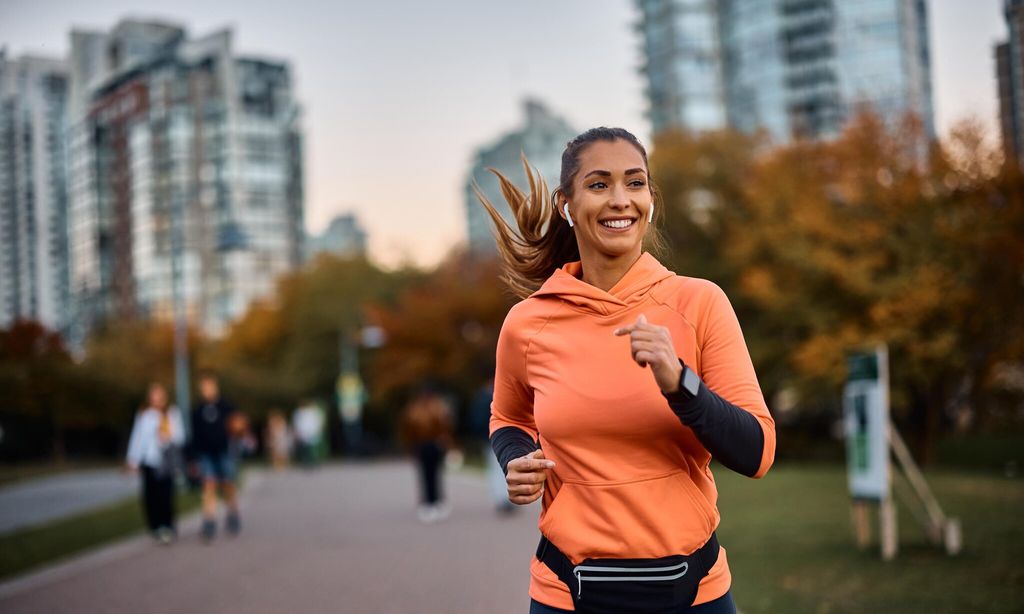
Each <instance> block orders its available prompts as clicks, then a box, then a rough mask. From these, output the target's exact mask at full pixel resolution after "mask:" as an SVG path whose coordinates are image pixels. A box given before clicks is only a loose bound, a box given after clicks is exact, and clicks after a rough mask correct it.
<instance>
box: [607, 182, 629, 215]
mask: <svg viewBox="0 0 1024 614" xmlns="http://www.w3.org/2000/svg"><path fill="white" fill-rule="evenodd" d="M609 196H610V197H611V198H610V201H609V203H608V204H609V205H611V206H612V207H615V208H616V209H625V208H626V207H628V206H629V202H630V200H629V194H628V193H627V192H626V186H624V185H621V184H618V183H616V184H615V185H613V186H612V189H611V193H610V194H609Z"/></svg>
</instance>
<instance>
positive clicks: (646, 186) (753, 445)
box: [480, 128, 775, 614]
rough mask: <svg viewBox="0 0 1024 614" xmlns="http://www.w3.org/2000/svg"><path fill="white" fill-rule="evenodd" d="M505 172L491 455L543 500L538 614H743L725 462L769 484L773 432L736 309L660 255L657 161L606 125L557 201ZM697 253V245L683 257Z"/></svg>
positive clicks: (516, 497)
mask: <svg viewBox="0 0 1024 614" xmlns="http://www.w3.org/2000/svg"><path fill="white" fill-rule="evenodd" d="M524 166H526V167H527V175H528V177H529V179H530V193H529V194H524V193H522V192H521V191H519V190H518V189H517V188H516V187H515V186H513V185H512V184H511V183H510V182H509V181H508V180H507V179H505V178H504V177H502V176H501V175H500V174H498V173H496V174H497V175H498V179H499V181H500V182H501V184H502V190H503V194H504V195H505V198H506V200H507V201H508V203H509V205H510V207H511V208H512V211H513V213H514V216H515V219H516V220H517V226H518V227H517V228H513V227H511V226H509V225H508V224H507V223H506V222H504V221H503V219H502V218H501V216H500V215H499V214H498V213H497V211H496V210H495V209H494V207H493V206H491V204H490V203H488V202H487V201H486V199H485V198H484V197H483V196H482V195H480V198H481V201H482V202H483V203H484V206H485V207H486V208H487V209H488V211H489V213H490V214H491V217H492V219H493V221H494V223H495V227H496V230H497V233H496V236H497V240H498V246H499V250H500V252H501V255H502V258H503V260H504V265H505V278H506V281H507V282H508V283H509V285H510V287H511V288H512V289H513V290H514V291H516V292H517V293H518V294H519V295H520V296H523V297H526V298H525V299H524V300H523V301H521V302H520V303H518V304H517V305H516V306H514V307H513V308H512V309H511V310H510V311H509V313H508V315H507V317H506V319H505V323H504V325H503V326H502V330H501V334H500V337H499V340H498V350H497V369H496V374H495V384H494V401H493V403H492V406H491V425H490V432H491V445H492V448H493V449H494V453H495V455H496V456H497V458H498V460H499V462H500V463H501V465H502V467H503V468H504V469H505V472H506V482H507V486H508V496H509V499H510V500H511V501H512V502H513V503H517V504H520V505H523V504H527V503H531V502H533V501H535V500H537V499H538V498H541V497H543V509H542V512H541V516H540V522H539V527H540V532H541V534H542V536H541V541H540V544H539V545H538V548H537V553H536V557H535V558H534V559H533V562H532V564H531V568H530V572H531V582H530V597H531V598H532V601H531V607H530V612H532V613H543V612H558V611H566V610H576V611H580V612H702V613H705V614H706V613H712V612H713V613H718V612H734V611H735V606H734V605H733V601H732V597H731V594H730V592H729V589H730V585H731V576H730V573H729V566H728V562H727V560H726V553H725V549H724V548H720V546H719V544H718V540H717V537H716V536H715V529H716V528H717V527H718V524H719V513H718V508H717V506H716V502H717V491H716V489H715V482H714V477H713V476H712V474H711V470H710V468H709V462H710V461H711V459H712V458H715V459H716V460H717V461H718V462H719V463H721V464H722V465H723V466H725V467H727V468H729V469H731V470H733V471H737V472H739V473H742V474H744V475H747V476H750V477H755V478H759V477H761V476H763V475H764V474H765V472H766V471H768V468H769V467H770V466H771V464H772V461H773V459H774V456H775V424H774V421H773V420H772V417H771V415H769V413H768V409H767V407H766V405H765V402H764V398H763V396H762V394H761V389H760V386H759V385H758V382H757V377H756V375H755V373H754V369H753V366H752V364H751V361H750V355H749V353H748V351H747V347H746V345H745V343H744V340H743V334H742V332H741V330H740V326H739V323H738V321H737V319H736V315H735V313H734V312H733V309H732V307H731V305H730V304H729V300H728V299H727V298H726V296H725V294H724V293H723V292H722V290H721V289H720V288H719V287H718V286H716V285H715V284H713V283H711V282H709V281H706V280H703V279H698V278H694V277H684V276H680V275H676V274H675V273H673V272H671V271H669V270H668V269H666V268H665V267H664V266H662V265H661V264H660V263H659V262H658V260H657V259H656V258H655V257H654V256H652V255H651V254H650V253H648V252H647V251H645V250H644V244H645V242H646V243H647V244H648V245H649V246H652V247H657V246H658V244H659V237H658V234H657V231H656V230H655V228H654V224H655V220H657V219H659V218H660V217H661V216H662V215H664V213H663V208H661V207H656V205H655V203H656V201H657V198H656V196H657V192H656V190H655V188H654V186H653V184H652V182H651V177H650V171H649V168H648V164H647V153H646V151H645V150H644V148H643V146H642V145H641V144H640V142H639V141H638V140H637V139H636V137H634V136H633V135H632V134H630V133H629V132H627V131H625V130H622V129H620V128H595V129H592V130H589V131H587V132H585V133H583V134H581V135H580V136H578V137H576V138H575V139H574V140H572V141H571V142H570V143H569V144H568V146H567V147H566V149H565V151H564V153H563V154H562V170H561V181H560V183H559V185H558V188H557V189H555V190H554V192H553V193H552V194H551V195H550V196H548V195H547V194H546V189H547V188H546V186H545V184H544V182H543V180H541V179H540V178H539V177H535V176H534V174H533V173H532V172H531V171H530V169H529V166H528V164H526V163H525V161H524ZM683 248H685V246H683Z"/></svg>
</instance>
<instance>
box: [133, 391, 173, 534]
mask: <svg viewBox="0 0 1024 614" xmlns="http://www.w3.org/2000/svg"><path fill="white" fill-rule="evenodd" d="M184 444H185V425H184V423H183V422H182V418H181V412H179V411H178V408H177V407H175V406H173V405H171V404H170V403H169V402H168V399H167V390H166V389H165V388H164V387H163V386H162V385H161V384H158V383H153V384H150V385H149V389H148V391H147V393H146V403H145V404H144V405H143V407H142V408H140V409H139V411H138V412H137V413H136V414H135V423H134V424H133V425H132V434H131V437H129V439H128V455H127V464H128V469H129V470H130V471H131V472H133V473H138V474H141V477H142V509H143V512H144V513H145V518H146V526H147V527H149V531H150V533H152V535H153V537H155V538H156V539H157V540H159V541H160V542H161V543H163V544H169V543H171V541H172V540H173V539H174V537H175V536H176V535H177V527H176V526H175V508H174V505H175V503H174V494H175V486H174V480H175V477H176V475H177V471H178V469H179V467H180V464H181V447H182V446H183V445H184Z"/></svg>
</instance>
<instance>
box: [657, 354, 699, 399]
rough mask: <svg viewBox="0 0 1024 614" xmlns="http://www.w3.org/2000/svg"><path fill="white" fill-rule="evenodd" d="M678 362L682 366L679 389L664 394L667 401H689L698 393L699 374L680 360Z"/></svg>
mask: <svg viewBox="0 0 1024 614" xmlns="http://www.w3.org/2000/svg"><path fill="white" fill-rule="evenodd" d="M679 364H680V365H681V366H682V367H683V370H682V372H680V374H679V389H678V390H676V391H675V392H673V393H671V394H666V395H665V397H666V398H667V399H668V400H669V401H677V402H678V401H689V400H690V399H694V398H696V397H697V395H698V394H699V393H700V383H701V382H700V376H699V375H697V372H696V371H694V370H693V369H691V368H690V367H688V366H686V363H684V362H683V361H682V360H680V361H679Z"/></svg>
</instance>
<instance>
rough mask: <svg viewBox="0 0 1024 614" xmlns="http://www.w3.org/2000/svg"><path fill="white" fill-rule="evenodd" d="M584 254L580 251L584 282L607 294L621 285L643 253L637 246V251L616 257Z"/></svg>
mask: <svg viewBox="0 0 1024 614" xmlns="http://www.w3.org/2000/svg"><path fill="white" fill-rule="evenodd" d="M583 252H584V250H580V264H581V265H582V267H583V272H582V273H583V274H582V279H583V281H585V282H587V283H588V284H590V285H592V286H594V287H597V288H600V289H602V290H604V291H605V292H607V291H609V290H611V289H612V288H613V287H614V286H615V284H617V283H619V280H620V279H622V278H623V277H624V276H625V275H626V272H627V271H629V269H630V267H632V266H633V264H634V263H635V262H636V261H637V260H639V259H640V255H641V254H642V253H643V251H642V250H641V249H640V247H639V246H637V249H636V250H635V251H630V252H628V253H626V254H622V255H621V256H615V257H609V256H606V255H604V254H599V253H583Z"/></svg>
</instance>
